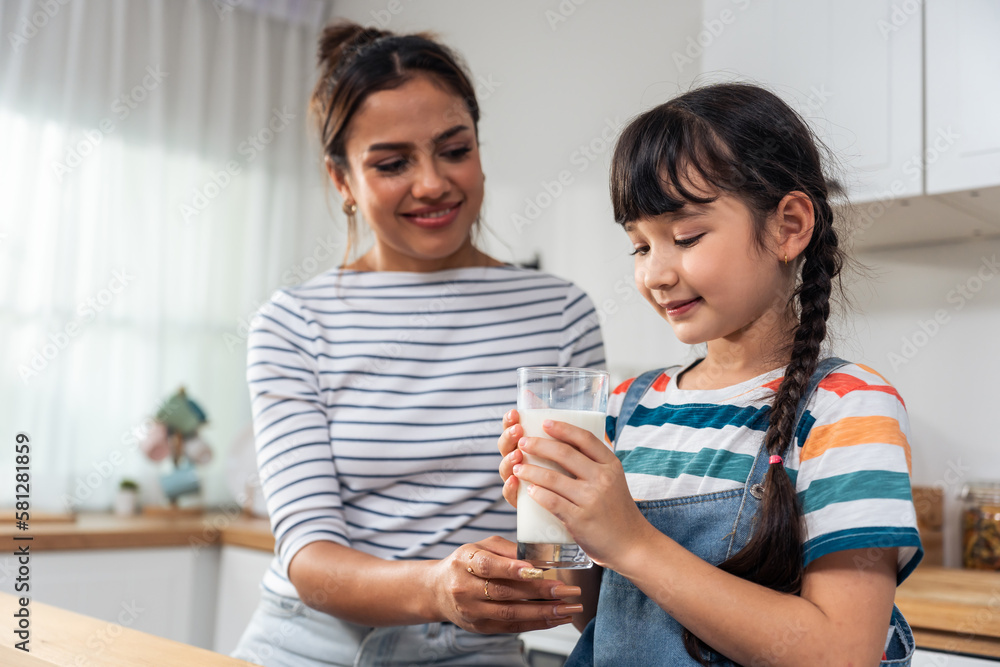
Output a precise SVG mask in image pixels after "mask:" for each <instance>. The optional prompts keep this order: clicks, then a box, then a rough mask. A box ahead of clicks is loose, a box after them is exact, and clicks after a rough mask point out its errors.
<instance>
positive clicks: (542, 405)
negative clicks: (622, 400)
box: [517, 366, 610, 569]
mask: <svg viewBox="0 0 1000 667" xmlns="http://www.w3.org/2000/svg"><path fill="white" fill-rule="evenodd" d="M609 383H610V377H609V375H608V373H607V372H606V371H595V370H591V369H588V368H562V367H543V366H532V367H524V368H518V369H517V411H518V413H519V414H520V415H521V427H522V428H523V429H524V435H525V436H526V437H529V438H532V437H536V438H538V437H540V438H547V437H549V436H548V435H547V434H546V433H545V431H544V430H542V422H543V421H544V420H546V419H552V420H553V421H560V422H566V423H568V424H573V425H574V426H579V427H580V428H584V429H586V430H588V431H590V432H591V433H593V434H594V435H595V436H597V438H599V439H600V440H601V441H604V422H605V420H606V414H607V411H608V385H609ZM524 458H525V461H524V462H525V463H529V464H531V465H536V466H541V467H544V468H549V469H551V470H558V471H559V472H563V473H565V470H563V468H562V467H561V466H560V465H559V464H558V462H554V461H547V460H545V459H540V458H538V457H536V456H529V455H527V454H525V457H524ZM525 486H526V485H520V486H519V487H518V492H517V557H518V559H520V560H526V561H528V562H529V563H531V564H532V565H534V566H535V567H539V568H570V569H578V568H587V567H590V566H591V565H592V564H593V563H592V562H591V560H590V557H589V556H587V554H585V553H584V552H583V549H581V548H580V547H579V546H578V545H577V544H576V542H574V541H573V537H572V536H571V535H570V534H569V532H568V531H567V530H566V527H565V526H563V524H562V522H561V521H559V519H557V518H556V517H555V516H553V515H552V513H551V512H549V511H548V510H546V509H544V508H542V507H541V506H540V505H539V504H538V503H537V502H535V501H534V500H533V499H532V498H531V496H529V495H528V493H527V491H526V490H525Z"/></svg>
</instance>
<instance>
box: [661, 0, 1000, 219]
mask: <svg viewBox="0 0 1000 667" xmlns="http://www.w3.org/2000/svg"><path fill="white" fill-rule="evenodd" d="M984 1H992V0H984ZM910 5H912V7H911V6H910ZM703 7H704V12H703V24H702V28H703V30H702V31H701V32H700V33H699V34H698V35H697V36H693V37H692V38H691V40H689V42H688V44H687V47H686V49H687V50H686V51H685V52H684V53H690V54H692V55H695V56H697V55H698V54H699V53H700V55H701V71H702V73H703V76H702V77H701V80H702V81H703V82H705V83H708V82H717V81H724V80H747V81H752V82H756V83H761V84H763V85H765V86H767V87H768V88H770V89H772V90H773V91H775V92H776V93H778V94H779V95H780V96H781V97H782V98H783V99H785V100H786V101H787V102H789V103H790V104H792V106H793V107H795V108H796V109H797V110H798V111H799V112H800V113H801V114H802V115H803V116H804V117H805V118H806V119H807V120H809V121H810V123H811V124H812V125H813V127H814V129H815V130H816V131H817V132H818V134H819V136H820V138H821V139H822V140H823V141H824V142H825V143H826V144H827V145H828V146H829V147H830V148H831V149H832V150H833V151H834V153H835V154H836V155H837V157H838V159H839V160H840V162H841V163H842V165H843V167H844V169H845V170H846V171H845V173H844V174H843V176H844V178H842V179H841V180H843V181H844V182H845V185H846V186H847V188H848V193H849V196H850V197H851V199H852V200H853V201H855V202H864V201H872V200H876V199H885V198H887V197H889V196H891V197H896V198H898V197H907V196H911V195H917V194H920V193H921V192H922V191H923V177H922V169H921V153H922V148H923V142H922V133H923V125H922V124H923V117H922V107H923V104H922V77H923V66H922V52H921V50H922V39H921V24H922V16H921V11H920V3H919V2H917V1H916V0H913V1H912V2H900V0H813V1H810V2H801V1H800V0H754V1H753V2H750V0H705V2H704V5H703ZM684 53H682V54H681V55H682V57H681V58H679V59H677V60H676V62H677V63H679V64H678V66H682V65H683V63H684V60H683V55H684ZM994 79H995V77H994ZM981 83H985V80H984V81H982V82H981Z"/></svg>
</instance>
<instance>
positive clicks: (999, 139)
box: [0, 0, 1000, 664]
mask: <svg viewBox="0 0 1000 667" xmlns="http://www.w3.org/2000/svg"><path fill="white" fill-rule="evenodd" d="M335 18H348V19H352V20H355V21H358V22H360V23H363V24H367V25H372V26H377V27H380V28H383V29H389V30H393V31H401V32H407V31H416V30H430V31H433V32H434V33H436V34H437V35H438V36H439V37H440V38H441V39H442V40H443V41H444V42H445V43H446V44H448V45H450V46H452V47H453V48H454V49H455V50H456V51H458V52H459V53H460V54H461V55H462V56H463V57H464V58H465V60H466V62H467V64H468V67H469V70H470V71H471V73H472V76H473V79H474V81H475V83H476V87H477V93H478V95H479V102H480V106H481V108H482V121H481V125H480V136H481V140H482V155H483V162H484V165H483V167H484V171H485V173H486V175H487V181H486V183H487V188H486V201H485V206H484V215H483V220H484V222H485V226H486V228H487V232H486V233H485V234H484V236H483V239H482V245H483V246H484V247H485V249H486V250H488V251H489V252H491V253H493V254H494V255H495V256H497V257H498V258H500V259H502V260H505V261H510V262H531V261H535V260H537V261H539V262H540V265H541V268H542V269H543V270H546V271H549V272H551V273H554V274H556V275H559V276H562V277H565V278H567V279H570V280H573V281H575V282H576V283H577V284H579V285H580V286H581V287H582V288H584V289H585V290H586V291H587V292H588V293H589V294H590V295H591V297H592V299H593V300H594V302H595V304H596V305H597V307H598V310H599V312H600V314H601V318H602V325H603V330H604V335H605V341H606V347H607V358H608V362H609V367H610V370H611V371H612V373H613V376H614V379H615V380H621V379H624V378H626V377H630V376H632V375H634V374H636V373H637V372H639V371H642V370H645V369H648V368H652V367H654V366H658V365H660V366H662V365H668V364H671V363H678V362H682V361H684V360H686V359H689V358H691V357H692V356H693V355H695V354H697V352H698V351H697V350H696V349H695V350H692V349H689V348H688V347H687V346H683V345H681V344H679V343H678V342H677V341H676V340H675V339H674V338H673V336H672V334H671V332H670V330H669V327H668V326H667V325H666V323H665V322H663V321H662V320H660V319H659V317H657V316H656V315H655V314H654V313H652V312H651V311H650V309H649V308H648V307H647V306H646V305H645V304H644V302H643V301H642V300H641V298H640V297H639V296H638V293H637V292H636V290H635V288H634V284H633V281H632V270H631V260H630V257H629V256H628V251H629V250H630V247H629V244H628V242H627V239H626V237H625V235H624V233H622V232H621V230H620V229H619V228H618V227H617V226H616V225H615V224H614V221H613V219H612V216H611V210H610V203H609V198H608V186H607V180H608V178H607V177H608V166H609V157H610V152H611V150H612V149H613V145H614V140H615V138H616V137H617V134H618V132H619V131H620V129H621V128H622V127H623V126H624V124H625V123H627V122H628V120H629V119H630V118H631V117H632V116H634V115H635V114H637V113H639V112H640V111H643V110H645V109H647V108H649V107H651V106H653V105H655V104H658V103H660V102H663V101H665V100H667V99H669V98H670V97H672V96H673V95H675V94H677V93H679V92H682V91H685V90H688V89H689V88H691V87H692V86H695V85H698V84H701V83H709V82H715V81H721V80H749V81H754V82H757V83H761V84H763V85H766V86H768V87H770V88H771V89H773V90H774V91H775V92H777V93H778V94H780V95H781V96H782V97H784V98H785V99H786V100H787V101H789V102H790V103H792V104H793V106H795V108H796V109H798V110H799V111H800V112H801V113H802V114H803V115H804V116H805V117H806V118H807V119H809V121H810V122H811V123H812V125H813V127H814V128H815V129H816V130H817V132H818V133H819V134H820V136H821V137H822V138H823V140H824V141H825V143H826V144H827V146H828V147H829V148H830V149H831V151H832V154H833V155H835V156H836V160H835V162H833V163H831V167H832V170H833V171H832V172H831V173H833V174H834V175H835V176H836V177H837V179H838V180H839V181H840V182H841V183H842V184H844V186H845V187H846V190H847V193H848V197H847V199H846V200H844V201H842V202H841V204H842V205H841V207H840V209H839V210H840V211H841V212H842V213H843V220H844V223H845V224H846V225H847V227H846V228H847V229H849V233H848V236H847V237H846V238H847V239H848V243H849V244H850V245H851V246H852V247H853V249H854V253H855V256H856V257H857V259H858V260H859V261H860V263H861V265H862V266H863V269H862V270H859V271H855V272H854V273H852V275H851V277H850V283H849V285H848V287H849V295H850V298H849V300H848V301H849V303H847V304H846V305H847V307H846V308H844V309H842V310H841V312H840V313H839V314H838V316H837V324H836V331H835V334H836V335H835V351H836V352H837V353H839V354H840V355H841V356H844V357H847V358H850V359H852V360H856V361H859V362H862V363H865V364H868V365H870V366H872V367H873V368H875V369H876V370H878V371H879V372H881V373H882V374H883V375H885V376H886V378H887V379H888V380H889V381H891V382H892V383H893V384H894V385H895V386H896V387H897V388H898V389H899V391H900V393H901V394H902V396H903V397H904V399H905V400H906V402H907V408H908V410H909V414H910V419H911V424H912V434H911V435H912V437H911V442H910V444H911V447H912V450H913V481H914V484H916V485H921V486H926V487H931V488H936V489H938V490H940V491H941V495H942V497H943V503H944V506H943V510H942V514H943V520H942V523H943V528H941V526H939V528H940V529H941V536H940V538H939V543H938V545H937V547H936V548H937V549H938V553H939V558H941V559H942V560H943V562H944V563H945V564H946V565H951V566H959V565H960V564H961V553H960V530H959V525H958V522H959V512H960V500H959V495H960V493H961V490H962V488H963V487H964V486H965V485H967V484H969V483H970V482H974V481H977V480H987V481H989V480H993V481H1000V457H998V456H997V454H996V452H997V445H998V440H997V435H996V428H995V425H994V422H993V419H992V417H991V410H992V408H991V407H990V406H991V405H995V404H996V403H997V400H998V399H1000V391H998V389H997V378H998V377H1000V342H998V341H1000V337H998V331H1000V279H995V278H997V274H998V273H1000V263H998V256H1000V124H998V123H997V122H996V109H997V108H998V107H1000V87H998V84H997V82H998V81H1000V42H998V41H997V40H996V39H995V36H996V35H997V34H998V33H1000V3H997V2H995V1H993V0H955V1H949V0H926V1H925V2H918V1H917V0H840V1H837V2H834V0H810V1H808V2H802V1H794V0H700V1H699V2H689V1H683V0H671V1H662V0H657V1H654V0H631V1H623V2H609V1H607V0H542V1H539V0H505V1H504V2H467V1H462V0H428V1H425V2H415V1H413V0H370V1H369V0H343V1H330V2H326V1H323V0H243V1H239V0H132V1H129V2H124V1H121V0H117V1H116V0H71V1H67V0H5V1H4V2H2V3H0V29H2V30H0V34H2V35H3V37H4V40H3V41H4V43H3V44H0V156H2V157H0V201H3V202H4V208H3V214H2V215H0V369H2V373H3V379H2V385H0V423H3V424H4V425H5V431H6V433H7V435H5V436H4V437H7V438H8V439H12V438H13V435H12V434H13V433H17V432H25V433H28V434H30V436H31V440H32V443H33V450H32V451H33V457H32V471H31V474H32V481H33V485H32V507H33V508H35V509H38V510H48V511H51V512H53V513H59V512H67V511H87V510H90V511H107V510H109V509H110V508H111V506H112V503H113V502H115V499H116V496H117V495H118V492H119V490H120V482H121V481H122V479H131V480H134V481H135V482H137V485H138V487H139V496H140V502H141V503H142V504H144V505H147V506H163V505H165V504H166V503H167V497H166V496H165V495H164V491H163V489H162V488H161V485H160V483H159V478H160V475H161V474H162V473H163V472H164V471H165V470H169V469H170V465H171V464H170V461H169V460H166V461H160V462H158V463H157V462H153V461H151V460H150V459H149V458H148V457H147V456H144V455H143V452H142V450H141V447H140V444H141V443H142V442H143V441H145V440H146V439H148V437H149V434H150V429H151V428H153V427H154V425H155V422H154V421H153V417H154V416H156V414H157V412H158V411H160V410H161V409H162V408H163V406H164V401H165V400H166V399H168V398H169V397H171V396H173V395H174V394H175V393H176V392H177V391H178V390H179V389H180V388H181V387H183V388H184V389H185V392H186V395H187V396H189V397H190V398H191V399H193V400H194V401H196V403H197V406H198V407H199V408H200V409H202V410H203V412H204V414H205V416H206V418H207V422H206V423H204V424H203V425H202V426H201V427H200V428H199V429H198V438H199V439H200V440H201V441H202V442H203V443H206V444H207V446H208V447H209V448H210V449H211V451H212V452H213V453H214V456H213V457H212V458H211V460H210V461H209V460H207V459H206V460H205V461H204V462H203V463H202V464H201V465H200V466H199V468H198V475H199V476H200V479H201V492H200V495H199V496H198V497H197V500H196V503H197V504H199V505H200V506H203V507H210V508H211V507H227V506H233V505H236V506H243V507H246V508H247V509H251V508H253V507H254V505H255V504H256V506H257V510H258V511H260V509H261V507H262V504H261V503H259V502H257V503H255V501H254V498H253V489H252V484H248V482H249V481H252V480H250V478H249V477H248V475H249V476H252V472H253V450H252V447H253V445H252V438H251V435H250V432H249V430H248V429H249V426H250V410H249V398H248V392H247V388H246V384H245V368H244V366H245V358H246V332H247V325H248V323H249V320H250V318H251V317H252V315H253V313H254V312H255V311H256V310H257V308H258V307H259V306H260V305H261V304H262V303H264V302H265V301H266V300H267V299H268V298H269V297H270V295H271V294H272V293H273V292H274V291H275V290H276V289H279V288H282V287H286V286H289V285H294V284H297V283H300V282H303V281H304V280H306V279H308V278H309V277H311V276H313V275H315V274H317V273H320V272H322V271H323V270H325V269H327V268H330V267H332V266H336V265H337V264H339V263H340V262H341V260H342V258H343V253H344V233H345V222H344V220H343V216H342V214H341V213H340V206H339V204H340V202H339V200H337V198H336V196H335V192H334V191H333V190H332V189H331V188H327V187H326V182H325V181H326V176H325V172H324V171H323V170H322V163H321V153H320V149H319V145H318V142H317V141H316V138H315V134H314V132H312V131H311V126H310V125H309V123H308V118H307V108H306V105H307V101H308V98H309V94H310V91H311V88H312V86H313V84H314V78H315V76H316V70H315V62H314V58H315V55H314V54H315V41H316V37H317V35H318V31H319V30H320V29H321V27H322V26H323V25H324V24H325V23H326V22H328V21H330V20H333V19H335ZM848 200H849V203H847V201H848ZM12 466H13V448H12V447H7V446H5V447H3V448H0V469H2V470H4V471H5V472H4V474H5V475H6V474H8V473H7V472H6V471H9V470H12ZM13 496H14V492H13V488H12V486H11V485H9V484H7V482H6V480H5V481H4V483H3V484H2V485H0V506H6V507H10V506H13V504H14V498H13ZM956 664H957V663H956Z"/></svg>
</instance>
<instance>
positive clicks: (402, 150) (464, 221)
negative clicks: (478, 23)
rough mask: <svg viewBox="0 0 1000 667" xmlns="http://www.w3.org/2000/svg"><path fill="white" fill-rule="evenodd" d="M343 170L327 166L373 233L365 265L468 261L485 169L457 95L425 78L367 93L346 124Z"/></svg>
mask: <svg viewBox="0 0 1000 667" xmlns="http://www.w3.org/2000/svg"><path fill="white" fill-rule="evenodd" d="M345 149H346V153H347V164H348V169H347V170H346V171H343V170H341V169H338V168H337V167H335V166H333V165H332V164H331V163H330V162H329V161H328V163H327V169H328V170H329V171H330V176H331V177H332V178H333V180H334V183H335V184H336V186H337V189H338V190H339V191H340V194H341V196H342V197H343V198H344V201H345V202H347V203H352V202H353V203H356V204H357V206H358V211H359V213H360V214H361V216H362V217H363V218H364V220H365V221H366V222H367V223H368V225H369V226H370V227H371V229H372V231H373V232H374V234H375V245H374V247H373V248H372V250H371V251H370V252H369V253H368V254H366V256H365V258H364V259H363V264H362V266H363V267H364V268H367V269H375V270H380V271H436V270H441V269H449V268H458V267H462V266H471V265H473V264H475V263H476V259H477V251H476V250H475V248H474V247H473V246H472V227H473V225H474V224H475V222H476V220H477V218H478V217H479V209H480V207H481V206H482V203H483V180H484V176H483V170H482V166H481V165H480V162H479V145H478V142H477V141H476V132H475V125H474V123H473V121H472V116H471V115H470V114H469V111H468V109H467V107H466V105H465V102H464V101H463V100H462V98H461V97H459V96H458V95H456V94H454V93H452V92H451V91H449V90H448V89H446V88H445V87H444V86H443V85H441V84H439V83H437V82H436V81H434V80H433V79H431V78H428V77H426V76H416V77H414V78H413V79H411V80H410V81H408V82H406V83H405V84H403V85H402V86H400V87H398V88H394V89H392V90H382V91H379V92H376V93H372V94H371V95H369V96H368V98H367V99H365V101H364V102H363V103H362V104H361V107H360V108H359V109H358V111H357V112H356V113H355V114H354V117H353V118H352V119H351V121H350V124H349V126H348V128H347V135H346V141H345Z"/></svg>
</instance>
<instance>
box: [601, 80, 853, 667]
mask: <svg viewBox="0 0 1000 667" xmlns="http://www.w3.org/2000/svg"><path fill="white" fill-rule="evenodd" d="M819 145H821V144H820V143H819V142H818V140H816V138H815V137H814V136H813V134H812V132H811V131H810V130H809V128H808V126H807V125H806V124H805V122H804V121H803V120H802V118H801V117H800V116H799V115H798V114H797V113H796V112H795V111H793V110H792V109H791V108H790V107H789V106H788V105H787V104H785V103H784V102H783V101H781V100H780V99H779V98H778V97H777V96H776V95H774V94H773V93H771V92H769V91H767V90H764V89H762V88H760V87H757V86H753V85H748V84H738V83H728V84H717V85H712V86H706V87H703V88H698V89H695V90H692V91H690V92H688V93H685V94H683V95H681V96H679V97H677V98H674V99H672V100H670V101H669V102H667V103H665V104H662V105H660V106H658V107H655V108H653V109H650V110H649V111H647V112H645V113H643V114H642V115H640V116H639V117H637V118H636V119H634V120H633V121H632V122H631V123H630V124H629V125H628V127H626V128H625V130H624V131H623V132H622V135H621V137H620V138H619V140H618V144H617V146H616V147H615V153H614V158H613V160H612V166H611V200H612V204H613V206H614V214H615V221H616V222H618V223H619V224H621V225H624V224H626V223H629V222H634V221H636V220H639V219H640V218H649V217H653V216H658V215H662V214H664V213H671V212H674V211H678V210H679V209H681V208H683V207H684V206H685V205H686V204H688V203H699V204H705V203H709V202H711V201H714V200H715V199H716V198H717V197H718V196H719V194H723V193H726V194H731V195H733V196H735V197H737V198H739V199H740V200H741V201H742V202H743V203H744V204H745V205H746V206H747V207H748V208H749V209H750V211H751V214H752V216H753V220H754V239H755V242H756V244H757V246H758V248H760V249H763V248H765V247H766V243H767V236H766V231H767V227H766V223H767V219H768V217H769V216H770V214H772V213H774V212H775V210H776V209H777V206H778V203H779V202H780V201H781V200H782V199H783V198H784V197H785V196H786V195H787V194H789V193H790V192H795V191H797V192H801V193H803V194H805V195H806V196H807V197H808V198H809V199H810V200H811V201H812V205H813V210H814V216H815V222H814V229H813V234H812V239H811V240H810V241H809V244H808V246H807V247H806V249H805V252H804V253H803V255H802V259H801V268H800V270H801V277H800V279H799V280H798V284H797V286H796V288H795V290H794V292H793V294H792V296H791V300H790V305H791V306H792V307H794V308H795V310H796V311H797V313H798V320H799V322H798V326H797V327H796V328H795V330H794V333H793V334H792V345H791V350H790V361H789V363H788V366H787V368H786V369H785V376H784V379H783V380H782V382H781V384H780V386H779V388H778V391H777V395H776V396H775V398H774V404H773V405H772V406H771V411H770V415H769V424H768V428H767V432H766V434H765V436H764V443H765V446H766V447H767V452H768V454H772V455H773V454H778V455H781V456H782V457H785V458H787V457H786V456H785V454H786V450H787V449H788V448H789V445H790V444H791V443H792V440H793V436H794V434H793V432H792V430H793V429H794V427H795V424H794V421H795V410H796V407H797V405H798V403H799V399H800V398H801V396H802V393H803V391H804V390H805V388H806V386H807V385H808V383H809V379H810V377H811V376H812V374H813V372H814V371H815V369H816V364H817V362H818V360H819V355H820V349H821V346H822V343H823V340H824V338H826V332H827V327H826V321H827V318H828V317H829V315H830V295H831V292H832V288H833V284H834V281H835V280H836V279H838V277H839V275H840V270H841V267H842V266H843V263H844V253H843V250H842V249H841V248H840V246H839V243H838V239H837V233H836V231H834V228H833V217H834V216H833V211H832V209H831V208H830V203H829V201H828V196H829V192H828V190H829V188H830V187H831V186H830V185H829V184H828V181H827V179H826V178H825V177H824V175H823V167H822V161H821V159H820V153H819V150H818V148H817V146H819ZM694 174H697V175H698V176H700V177H701V179H702V180H703V181H704V183H705V184H706V185H707V187H708V189H709V191H713V190H714V191H715V192H716V193H719V194H710V193H706V192H705V190H704V189H703V187H697V188H693V187H692V181H691V178H690V177H691V176H692V175H694ZM801 521H802V515H801V511H800V508H799V503H798V497H797V496H796V493H795V485H794V484H793V483H792V481H791V479H790V478H789V476H788V474H787V473H786V472H785V470H784V469H783V468H782V467H781V466H780V465H771V466H770V467H769V468H768V471H767V475H766V476H765V478H764V496H763V498H762V501H761V508H760V514H759V515H758V517H757V526H756V529H755V530H754V532H753V535H752V537H751V538H750V541H749V542H748V544H747V545H746V546H745V547H744V548H743V549H742V550H740V551H739V552H738V553H736V554H734V555H733V556H732V557H730V558H729V559H728V560H726V561H725V562H724V563H722V564H721V565H719V568H720V569H722V570H724V571H726V572H729V573H731V574H735V575H737V576H740V577H743V578H744V579H747V580H749V581H752V582H755V583H757V584H760V585H762V586H767V587H768V588H771V589H774V590H777V591H781V592H784V593H791V594H798V593H800V592H801V589H802V569H803V568H802V524H801ZM684 643H685V646H686V647H687V650H688V653H690V654H691V656H692V657H693V658H694V659H696V660H697V661H698V662H699V663H700V664H702V665H711V664H712V663H713V662H714V660H715V659H716V656H717V654H715V653H714V652H713V651H711V649H710V648H709V647H708V646H706V645H705V644H704V642H702V641H701V640H700V639H698V638H697V637H695V636H694V635H693V634H691V632H690V631H688V630H685V632H684Z"/></svg>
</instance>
